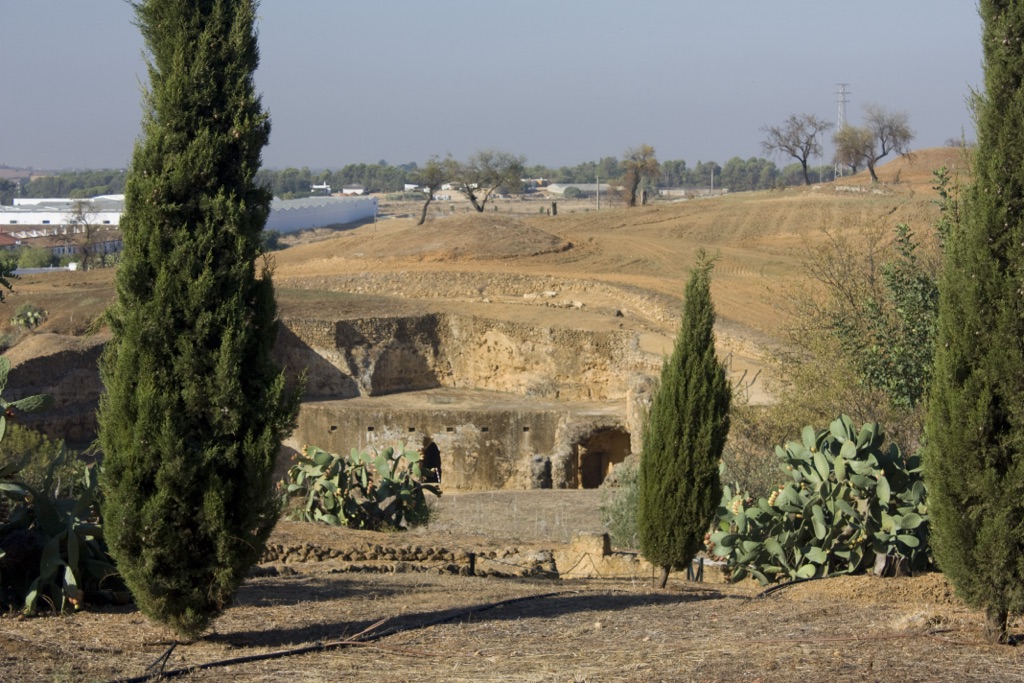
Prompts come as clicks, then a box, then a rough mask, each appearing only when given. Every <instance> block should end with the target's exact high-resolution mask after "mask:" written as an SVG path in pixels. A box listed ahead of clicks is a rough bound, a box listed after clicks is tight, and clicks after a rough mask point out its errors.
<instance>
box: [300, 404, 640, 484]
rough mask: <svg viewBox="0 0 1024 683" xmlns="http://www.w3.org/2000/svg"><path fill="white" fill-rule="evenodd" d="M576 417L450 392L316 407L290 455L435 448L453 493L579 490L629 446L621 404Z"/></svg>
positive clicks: (565, 410) (305, 414)
mask: <svg viewBox="0 0 1024 683" xmlns="http://www.w3.org/2000/svg"><path fill="white" fill-rule="evenodd" d="M576 408H578V409H574V406H572V405H565V404H559V403H558V402H554V401H546V400H533V401H528V402H523V401H521V400H520V399H519V397H515V396H510V395H507V394H494V393H490V392H486V391H465V390H449V389H435V390H431V391H425V392H418V393H411V394H407V395H402V396H401V397H396V396H391V397H364V398H354V399H347V400H340V401H317V402H311V403H306V404H303V406H302V410H301V412H300V414H299V424H298V427H297V429H296V430H295V433H294V434H293V435H292V437H291V439H289V441H288V442H287V444H286V445H287V446H288V447H289V448H290V449H293V450H301V449H302V448H303V447H304V446H305V445H307V444H311V445H315V446H319V447H320V448H323V449H325V450H328V451H332V452H334V453H348V452H349V451H350V450H351V449H352V448H358V449H364V448H368V447H374V448H385V447H387V446H396V445H397V446H402V447H407V448H413V449H416V448H420V447H423V446H424V445H426V444H427V443H430V442H433V443H435V444H437V446H438V448H439V450H440V453H441V470H442V484H443V486H444V487H445V488H451V489H459V490H492V489H502V488H512V489H526V488H547V487H554V488H577V487H579V486H581V485H582V484H583V483H584V482H583V480H582V478H581V472H580V470H581V469H586V465H591V466H592V467H593V468H594V469H595V470H598V469H602V468H604V469H607V468H608V467H610V465H609V463H610V462H613V461H614V462H618V461H621V459H622V458H624V457H625V456H626V455H627V454H628V452H629V438H628V433H627V432H626V431H625V429H624V427H623V421H624V420H623V418H624V412H623V410H622V405H621V404H607V405H599V406H595V405H589V406H583V405H579V406H576ZM581 457H582V458H583V464H584V467H583V468H581V467H580V466H579V463H580V462H581V461H580V458H581ZM602 471H603V470H602ZM601 478H603V477H601ZM586 483H587V485H590V486H596V485H597V484H599V483H600V481H593V482H590V481H588V482H586Z"/></svg>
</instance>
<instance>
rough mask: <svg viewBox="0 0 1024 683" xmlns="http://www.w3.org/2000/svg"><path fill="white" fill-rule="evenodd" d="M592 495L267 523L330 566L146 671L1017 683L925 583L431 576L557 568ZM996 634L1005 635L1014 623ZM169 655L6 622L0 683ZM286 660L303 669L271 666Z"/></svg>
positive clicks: (106, 621) (113, 676) (1004, 656)
mask: <svg viewBox="0 0 1024 683" xmlns="http://www.w3.org/2000/svg"><path fill="white" fill-rule="evenodd" d="M601 495H602V492H601V491H518V492H517V491H502V492H494V493H475V494H470V493H467V494H457V495H452V496H445V497H442V499H441V501H440V506H439V510H438V512H437V514H436V517H435V520H434V522H433V523H432V524H431V525H430V527H429V528H426V529H418V530H415V531H413V532H408V533H402V534H398V533H391V534H379V533H369V532H355V531H349V530H338V529H331V528H328V527H323V526H318V525H309V524H302V523H298V522H282V523H281V524H280V525H279V527H278V529H277V530H276V531H275V534H274V537H273V539H272V545H286V546H287V545H305V546H306V547H313V548H316V549H318V550H325V551H326V550H327V549H333V550H335V551H337V552H338V554H339V557H337V558H335V559H324V560H316V559H315V558H314V557H313V556H312V555H310V557H309V559H308V560H307V561H297V560H296V559H294V558H292V559H290V560H289V561H288V562H284V563H282V562H272V563H267V564H265V565H262V566H261V569H262V574H263V576H261V577H259V578H252V579H250V580H249V581H247V582H246V583H245V585H244V586H243V587H242V589H241V591H240V592H239V594H238V599H237V604H236V605H235V606H234V607H231V608H230V609H229V610H228V611H227V612H226V613H225V614H224V616H223V617H222V618H220V619H219V620H217V622H216V623H215V626H214V628H213V630H212V631H211V632H210V633H209V634H207V635H206V636H204V637H203V638H201V639H199V640H197V641H195V642H192V643H188V644H181V645H178V646H177V647H175V649H174V650H173V652H171V654H170V656H169V657H168V658H167V661H166V663H165V664H164V670H165V671H168V672H178V673H181V672H182V670H183V669H187V668H189V667H193V668H196V670H195V671H193V672H191V673H188V674H187V675H184V676H183V679H184V680H190V681H222V680H231V681H250V682H254V683H271V682H276V681H280V680H282V679H286V680H288V681H294V682H306V681H309V682H313V681H336V680H345V681H384V680H386V681H427V682H440V681H570V682H577V681H589V682H592V683H596V682H598V681H736V680H739V681H776V680H800V679H809V680H826V681H950V682H953V681H957V682H961V681H966V680H970V681H974V680H977V681H982V680H984V681H993V680H998V681H1020V680H1024V661H1021V657H1020V653H1019V651H1018V649H1016V648H1011V647H1005V646H1003V647H993V646H990V645H986V644H984V643H983V642H982V641H981V629H982V623H983V617H982V614H981V613H980V612H978V611H975V610H971V609H967V608H966V607H964V606H963V605H962V604H961V603H960V602H959V601H958V600H957V599H956V598H955V597H953V595H952V592H951V590H950V588H949V586H948V585H947V584H946V583H945V581H944V580H943V578H942V576H941V575H939V574H928V575H924V576H919V577H914V578H905V579H879V578H875V577H841V578H832V579H826V580H821V581H813V582H807V583H804V584H797V585H793V586H790V587H787V588H784V589H782V590H778V591H776V592H773V593H771V594H769V595H767V596H763V597H761V595H762V589H761V588H760V587H759V586H757V585H756V584H754V583H745V584H741V585H728V584H725V583H722V582H721V580H720V578H718V577H716V575H715V573H714V572H713V571H712V570H709V571H708V574H707V576H706V577H705V581H704V582H703V583H691V582H687V581H685V580H683V577H682V576H678V575H673V578H672V579H671V580H670V582H669V586H668V588H667V589H665V590H655V589H653V588H652V587H651V585H652V584H651V581H650V577H637V578H635V579H632V580H629V579H609V578H592V579H585V580H559V579H554V578H544V577H542V576H540V575H535V576H533V577H528V578H503V577H499V576H496V575H493V574H492V575H488V576H485V577H479V576H475V577H471V576H467V575H464V573H463V574H459V573H452V572H451V571H449V570H448V569H446V568H447V567H448V565H451V564H456V565H459V566H462V567H465V565H466V558H465V555H460V554H459V553H465V552H477V553H480V554H481V557H485V556H486V553H487V552H488V550H490V551H492V552H493V551H497V553H496V557H497V558H498V559H497V560H496V561H495V562H492V565H491V566H497V567H501V566H502V563H503V562H505V561H503V560H501V558H502V557H506V558H507V560H508V561H507V562H506V564H507V565H514V564H515V562H516V561H515V560H514V559H513V558H515V557H523V556H525V555H526V554H528V553H530V552H537V551H542V550H545V549H548V550H550V549H553V548H557V547H558V545H559V543H561V542H562V539H564V538H566V537H567V536H568V535H569V533H570V532H571V531H572V530H597V529H599V528H600V524H599V522H598V521H597V520H598V511H597V507H598V505H599V502H600V499H601V498H600V497H601ZM374 547H377V548H378V549H379V550H381V552H382V553H387V552H389V551H390V552H392V553H396V552H397V553H398V554H401V552H402V551H403V550H409V551H412V550H416V549H418V550H420V551H423V549H425V548H433V549H438V550H444V551H447V552H450V553H453V555H454V556H455V557H457V558H458V559H457V560H456V561H455V562H447V561H445V560H444V559H443V558H442V559H434V560H430V561H425V562H402V561H391V560H388V561H384V562H378V563H361V562H358V561H346V560H345V559H343V555H344V554H345V553H354V552H355V551H356V549H364V550H367V551H368V550H369V549H370V548H374ZM513 551H514V553H515V554H514V555H512V554H511V553H513ZM506 553H508V554H506ZM324 554H325V555H326V552H325V553H324ZM382 556H383V554H382ZM374 564H375V565H376V567H377V570H376V571H369V570H367V569H366V567H368V566H370V565H374ZM360 567H362V570H361V571H358V570H357V569H358V568H360ZM508 569H509V571H510V572H511V571H514V567H512V566H509V567H508ZM1012 628H1013V630H1014V632H1015V633H1020V632H1021V631H1022V629H1024V623H1021V622H1020V621H1017V622H1015V623H1013V624H1012ZM360 634H362V635H360ZM171 640H172V636H171V634H170V633H168V632H167V631H165V630H164V629H162V628H160V627H158V626H155V625H154V624H152V623H150V622H149V621H148V620H147V619H145V618H144V617H143V616H142V615H140V614H139V613H137V612H135V611H134V610H133V609H132V608H130V607H105V608H89V609H88V610H87V611H84V612H82V613H79V614H76V615H74V616H70V617H44V618H35V619H26V620H19V619H17V618H14V617H12V616H7V617H3V618H0V681H106V680H125V679H131V678H133V677H138V676H142V675H143V674H144V673H145V672H146V669H147V667H149V666H150V665H151V664H153V663H154V662H155V661H156V660H158V659H159V658H160V656H161V655H162V654H163V653H165V652H166V650H167V649H168V646H169V643H170V641H171ZM353 640H363V641H364V642H362V643H361V644H353V643H351V641H353ZM296 649H304V650H305V652H304V653H302V654H287V656H276V657H275V656H274V654H275V653H278V655H282V654H284V653H291V652H292V651H294V650H296ZM271 657H273V658H271ZM243 658H248V659H249V661H241V660H242V659H243ZM227 660H232V662H233V663H230V664H226V665H221V664H220V663H222V662H225V661H227ZM211 665H213V666H211ZM201 666H210V668H207V669H198V667H201ZM157 668H159V666H158V667H157Z"/></svg>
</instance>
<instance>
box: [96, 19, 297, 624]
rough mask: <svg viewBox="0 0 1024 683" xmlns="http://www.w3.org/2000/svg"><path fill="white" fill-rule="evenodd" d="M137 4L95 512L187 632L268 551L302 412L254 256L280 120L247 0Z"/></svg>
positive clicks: (161, 608) (227, 597)
mask: <svg viewBox="0 0 1024 683" xmlns="http://www.w3.org/2000/svg"><path fill="white" fill-rule="evenodd" d="M135 11H136V18H137V23H138V26H139V27H140V29H141V31H142V34H143V37H144V38H145V41H146V45H147V48H148V51H149V79H150V84H149V91H148V92H147V94H146V96H145V105H146V107H145V114H144V119H143V134H142V137H141V138H140V141H139V142H138V143H137V144H136V147H135V152H134V156H133V159H132V166H131V169H130V171H129V175H128V179H127V184H126V189H125V195H126V196H125V213H124V215H123V217H122V223H121V229H122V230H123V232H124V256H123V261H122V264H121V266H120V268H119V270H118V273H117V293H118V301H117V304H116V305H115V306H114V307H113V309H112V310H111V312H110V324H111V328H112V330H113V333H114V337H113V339H112V340H111V342H110V343H109V344H108V345H107V347H106V350H105V352H104V356H103V358H102V361H101V372H102V377H103V381H104V385H105V386H106V393H105V395H104V397H103V399H102V400H101V403H100V412H99V420H100V442H101V445H102V449H103V457H104V471H103V479H102V488H103V493H104V496H105V503H104V506H103V514H104V518H105V532H106V538H107V541H108V543H109V545H110V551H111V554H112V555H113V556H114V558H115V559H116V561H117V566H118V569H119V571H120V572H121V574H122V576H123V577H124V579H125V582H126V583H127V585H128V587H129V589H130V590H131V592H132V594H133V595H134V597H135V601H136V603H137V604H138V606H139V608H140V609H141V610H142V611H143V612H144V613H145V614H146V615H147V616H149V617H151V618H153V619H155V620H158V621H161V622H163V623H165V624H167V625H169V626H170V627H171V628H173V629H174V630H175V631H177V632H178V633H180V634H182V635H185V636H195V635H197V634H199V633H201V632H202V631H203V630H204V629H205V628H206V626H207V625H208V623H209V621H210V619H212V618H213V617H214V616H216V615H217V614H219V613H220V612H221V611H222V610H223V609H224V608H225V607H226V606H227V605H228V604H229V603H230V602H231V600H232V597H233V596H234V593H235V591H236V590H237V588H238V586H239V585H240V583H241V581H242V580H243V579H244V578H245V575H246V573H247V571H248V569H249V568H250V567H251V566H252V565H253V564H254V563H255V562H256V561H257V560H258V559H259V557H260V554H261V552H262V550H263V546H264V542H265V540H266V538H267V536H268V535H269V534H270V531H271V529H272V528H273V526H274V524H275V522H276V520H277V515H278V505H277V501H276V496H275V493H274V491H273V487H272V482H271V474H272V469H273V464H274V458H275V456H276V453H277V449H278V446H279V444H280V441H281V439H282V438H283V437H284V436H286V435H287V433H288V431H289V430H290V429H291V428H292V427H293V425H294V419H295V412H296V401H295V397H291V398H288V397H285V395H284V388H283V387H284V381H283V377H282V375H281V373H280V372H279V370H278V369H277V368H276V367H274V365H273V363H272V361H271V359H270V351H271V348H272V345H273V343H274V338H275V334H276V307H275V302H274V291H273V285H272V283H271V278H270V272H269V269H268V267H267V266H266V265H265V264H264V266H263V267H262V268H261V270H260V272H259V273H257V268H256V261H257V259H258V258H259V256H260V254H261V246H260V232H261V230H262V229H263V226H264V223H265V221H266V218H267V215H268V212H269V204H270V195H269V193H268V192H267V191H266V190H264V189H262V188H260V187H258V186H257V185H256V184H255V183H254V177H255V175H256V171H257V170H258V169H259V166H260V156H261V153H262V149H263V147H264V146H265V145H266V143H267V140H268V137H269V133H270V123H269V119H268V117H267V115H266V113H265V112H264V111H263V110H262V107H261V104H260V99H259V97H258V96H257V95H256V93H255V90H254V87H253V79H252V76H253V72H254V71H255V69H256V65H257V63H258V50H257V44H256V36H255V31H254V19H255V3H254V2H253V1H251V0H143V1H142V2H138V3H136V4H135Z"/></svg>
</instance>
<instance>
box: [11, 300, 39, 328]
mask: <svg viewBox="0 0 1024 683" xmlns="http://www.w3.org/2000/svg"><path fill="white" fill-rule="evenodd" d="M44 322H46V311H44V310H42V309H41V308H37V307H35V306H33V305H32V304H22V306H21V308H19V309H18V312H17V313H15V314H14V317H13V318H11V324H12V325H17V326H18V327H20V328H22V329H26V330H34V329H35V328H37V327H39V326H40V325H42V324H43V323H44Z"/></svg>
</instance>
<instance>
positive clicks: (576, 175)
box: [0, 157, 833, 204]
mask: <svg viewBox="0 0 1024 683" xmlns="http://www.w3.org/2000/svg"><path fill="white" fill-rule="evenodd" d="M832 169H833V167H832V165H828V166H827V167H826V166H822V167H820V168H819V167H811V168H810V169H809V171H810V174H811V177H812V179H813V180H818V179H819V178H820V179H822V180H826V181H827V180H831V179H832ZM422 170H423V169H422V168H421V166H420V165H419V164H417V163H416V162H410V163H406V164H399V165H397V166H392V165H390V164H388V163H387V162H386V161H383V160H381V161H379V162H377V163H375V164H348V165H346V166H343V167H342V168H341V169H340V170H336V171H332V170H330V169H324V170H319V171H313V170H311V169H310V168H309V167H302V168H284V169H269V168H263V169H260V171H259V172H258V173H257V174H256V182H257V183H258V184H259V185H261V186H263V187H266V188H267V189H269V190H270V191H271V192H272V193H273V194H274V196H275V197H280V198H282V199H298V198H302V197H309V196H310V195H311V194H313V193H312V191H311V188H312V186H313V185H325V184H326V185H330V186H331V191H332V192H340V191H341V189H342V188H343V187H345V186H346V185H362V186H363V188H365V191H366V192H401V191H402V190H403V189H404V186H405V185H406V184H407V183H416V182H417V181H418V179H419V176H420V173H421V171H422ZM627 171H628V169H627V168H626V165H625V164H624V160H620V159H618V158H616V157H602V158H601V159H599V160H598V161H585V162H583V163H580V164H577V165H576V166H561V167H559V168H549V167H547V166H543V165H531V166H526V167H525V168H524V169H523V177H524V178H544V179H546V180H548V182H551V183H562V184H573V183H579V184H584V183H586V184H589V183H595V182H598V181H600V182H602V183H619V182H621V181H622V179H623V177H624V176H625V175H626V173H627ZM125 175H126V172H125V171H123V170H117V169H107V170H99V171H68V172H64V173H59V174H57V175H52V176H41V177H38V178H34V179H32V181H31V182H29V183H28V184H26V185H23V186H22V188H21V190H20V192H19V191H18V189H17V186H16V184H15V183H13V182H10V181H0V204H11V203H12V202H13V198H14V197H17V196H20V197H70V198H72V199H80V198H84V197H94V196H96V195H102V194H123V193H124V180H125ZM712 177H713V178H714V180H713V181H712ZM452 180H456V179H454V178H450V179H447V180H446V182H447V181H452ZM712 182H713V183H714V187H716V188H728V189H729V190H730V191H732V192H745V191H750V190H768V189H771V188H774V187H778V186H789V185H799V184H801V183H803V175H802V168H801V165H800V164H799V163H794V164H789V165H787V166H784V167H782V168H779V167H778V166H777V165H776V164H775V163H774V162H772V161H770V160H768V159H764V158H761V157H750V158H749V159H742V158H740V157H733V158H731V159H729V160H728V161H727V162H725V165H724V166H723V165H721V164H719V163H718V162H715V161H698V162H697V163H696V164H695V165H693V166H689V165H688V164H687V163H686V161H684V160H682V159H676V160H670V161H664V162H661V164H660V174H659V175H658V179H657V182H656V183H655V184H654V187H655V188H660V189H664V188H687V189H707V188H710V187H711V186H712Z"/></svg>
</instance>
